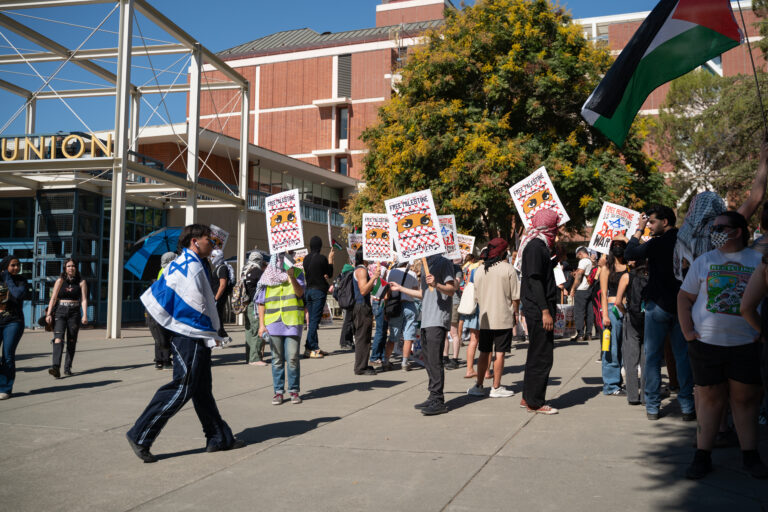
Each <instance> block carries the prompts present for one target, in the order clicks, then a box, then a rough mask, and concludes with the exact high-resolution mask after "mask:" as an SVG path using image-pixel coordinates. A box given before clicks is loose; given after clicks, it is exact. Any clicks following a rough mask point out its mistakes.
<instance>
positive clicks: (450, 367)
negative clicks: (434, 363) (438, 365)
mask: <svg viewBox="0 0 768 512" xmlns="http://www.w3.org/2000/svg"><path fill="white" fill-rule="evenodd" d="M458 367H459V360H458V359H451V360H449V361H448V362H447V363H445V369H446V370H455V369H456V368H458Z"/></svg>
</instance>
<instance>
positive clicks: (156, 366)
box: [155, 361, 163, 370]
mask: <svg viewBox="0 0 768 512" xmlns="http://www.w3.org/2000/svg"><path fill="white" fill-rule="evenodd" d="M162 369H163V363H161V362H160V361H158V362H156V363H155V370H162Z"/></svg>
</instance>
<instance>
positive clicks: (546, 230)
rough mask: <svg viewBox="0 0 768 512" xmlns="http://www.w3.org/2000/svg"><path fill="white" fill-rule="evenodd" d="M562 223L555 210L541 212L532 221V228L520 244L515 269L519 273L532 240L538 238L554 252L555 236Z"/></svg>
mask: <svg viewBox="0 0 768 512" xmlns="http://www.w3.org/2000/svg"><path fill="white" fill-rule="evenodd" d="M558 222H560V215H558V213H557V212H556V211H554V210H550V209H545V210H539V211H538V212H537V213H536V215H534V216H533V218H532V219H531V228H530V229H529V230H528V233H526V235H525V238H523V241H522V242H521V243H520V250H519V251H518V256H517V261H516V262H515V268H516V269H517V270H518V271H519V270H521V268H522V264H523V253H524V252H525V249H526V248H527V246H528V244H529V243H530V242H531V240H534V239H536V238H538V239H539V240H541V241H542V242H544V243H545V244H547V248H548V249H549V250H550V251H552V249H553V247H554V246H555V236H556V235H557V224H558Z"/></svg>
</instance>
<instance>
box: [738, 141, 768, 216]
mask: <svg viewBox="0 0 768 512" xmlns="http://www.w3.org/2000/svg"><path fill="white" fill-rule="evenodd" d="M766 185H768V141H763V145H762V147H761V148H760V162H759V163H758V164H757V175H755V181H753V182H752V190H751V191H750V192H749V197H748V198H747V200H746V201H744V204H742V205H741V206H739V209H738V212H739V213H740V214H742V215H743V216H744V218H745V219H747V220H749V219H750V218H751V217H752V215H754V214H755V212H756V211H757V209H758V208H760V204H761V203H762V202H763V199H765V187H766Z"/></svg>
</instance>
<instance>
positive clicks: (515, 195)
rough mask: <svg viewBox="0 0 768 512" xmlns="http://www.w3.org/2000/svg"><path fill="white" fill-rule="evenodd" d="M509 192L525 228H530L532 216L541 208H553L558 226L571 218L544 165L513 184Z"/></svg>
mask: <svg viewBox="0 0 768 512" xmlns="http://www.w3.org/2000/svg"><path fill="white" fill-rule="evenodd" d="M509 193H510V194H512V200H513V201H514V202H515V207H516V208H517V213H518V215H520V218H521V219H522V220H523V225H524V226H525V229H530V228H531V221H532V219H533V216H534V215H536V213H537V212H538V211H540V210H543V209H549V210H554V211H555V212H557V213H558V214H559V215H560V223H559V224H558V226H562V225H563V224H565V223H566V222H568V221H569V220H571V218H570V217H569V216H568V212H566V211H565V207H564V206H563V203H562V201H560V198H559V197H558V195H557V191H555V187H554V186H553V185H552V180H550V179H549V174H548V173H547V169H545V168H544V167H539V168H538V169H537V170H536V171H534V172H533V174H531V175H530V176H528V177H527V178H525V179H524V180H522V181H519V182H517V183H516V184H514V185H513V186H512V187H511V188H510V189H509Z"/></svg>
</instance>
